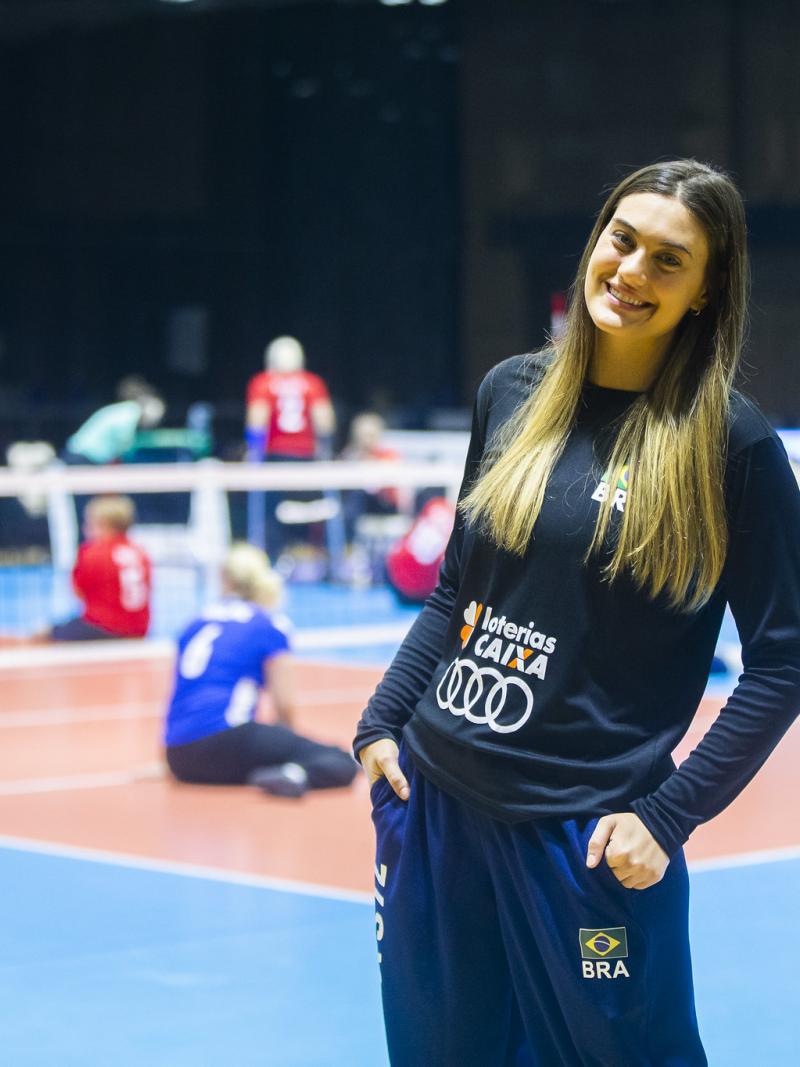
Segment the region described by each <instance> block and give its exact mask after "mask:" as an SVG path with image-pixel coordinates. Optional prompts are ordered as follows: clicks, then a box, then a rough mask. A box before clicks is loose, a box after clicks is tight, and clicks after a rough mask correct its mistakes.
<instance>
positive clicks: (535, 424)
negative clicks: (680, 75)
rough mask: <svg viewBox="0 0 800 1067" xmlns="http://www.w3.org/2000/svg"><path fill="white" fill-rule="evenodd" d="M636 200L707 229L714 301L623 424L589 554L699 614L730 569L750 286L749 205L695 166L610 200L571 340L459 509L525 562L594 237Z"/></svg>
mask: <svg viewBox="0 0 800 1067" xmlns="http://www.w3.org/2000/svg"><path fill="white" fill-rule="evenodd" d="M633 193H658V194H660V195H663V196H670V197H675V198H676V199H677V200H679V201H680V202H681V203H682V204H684V205H685V207H686V208H687V209H688V210H689V211H691V212H692V214H693V215H694V216H695V217H696V218H697V220H698V221H699V222H700V223H701V225H702V226H703V228H704V230H705V233H706V237H707V240H708V244H709V261H708V267H707V278H706V283H707V287H708V290H707V291H708V302H707V305H706V307H705V308H704V310H703V312H702V314H700V315H698V316H694V315H691V314H687V315H685V316H684V318H683V320H682V321H681V322H680V323H679V325H678V327H677V329H676V331H675V335H674V337H673V339H672V342H671V344H670V349H669V351H668V353H667V356H666V359H665V360H664V363H663V365H662V367H661V370H660V371H659V374H658V376H657V378H656V380H655V381H654V382H653V384H652V386H651V387H650V389H649V390H648V391H647V392H645V393H642V394H641V395H639V396H638V397H637V398H636V400H634V401H633V402H632V403H631V405H630V407H629V408H628V410H627V411H626V413H625V414H624V416H622V418H621V419H620V423H619V428H618V430H617V432H616V438H615V441H614V444H613V447H612V450H611V456H610V460H609V462H608V464H607V475H606V477H607V481H608V484H609V487H610V488H611V490H612V491H611V492H609V493H608V494H607V496H606V499H605V500H604V501H603V503H602V505H601V507H600V510H599V514H598V516H597V521H596V524H595V529H594V536H593V538H592V542H591V545H590V547H589V550H588V552H587V555H586V560H587V561H588V560H589V558H590V557H591V556H596V555H598V554H599V553H600V551H601V549H602V548H603V546H604V545H606V544H607V545H608V548H609V553H610V559H608V560H607V562H605V564H604V566H603V573H604V574H605V576H606V577H607V578H608V580H609V581H614V580H615V579H616V578H618V577H619V576H620V575H621V574H622V573H623V572H627V573H628V574H629V575H630V576H631V577H632V578H633V580H634V582H635V583H636V585H637V586H638V587H639V588H640V589H644V590H646V591H647V593H648V594H649V595H650V596H651V597H653V598H654V597H656V596H658V595H659V594H661V593H663V594H665V595H666V597H667V599H668V602H669V604H670V605H671V606H672V607H674V608H679V609H682V610H685V611H694V610H697V609H698V608H700V607H702V605H703V604H705V603H706V602H707V601H708V599H709V598H710V597H711V595H712V593H713V591H714V588H715V586H716V585H717V582H718V581H719V578H720V575H721V573H722V569H723V566H724V563H725V555H726V551H727V541H728V530H727V521H726V511H725V500H724V495H723V483H724V475H725V462H726V445H727V427H728V417H729V405H730V393H731V389H732V387H733V381H734V377H735V374H736V369H737V365H738V360H739V355H740V352H741V348H742V343H743V340H744V331H745V324H746V307H747V297H748V288H749V273H748V265H747V247H746V228H745V217H744V206H743V204H742V199H741V196H740V195H739V192H738V190H737V189H736V187H735V185H734V184H733V182H732V181H731V180H730V178H728V176H727V175H725V174H724V173H722V172H721V171H719V170H716V169H714V168H712V167H709V166H706V165H705V164H702V163H698V162H697V161H695V160H693V159H685V160H675V161H672V162H669V163H656V164H653V165H651V166H649V167H644V168H642V169H641V170H638V171H636V172H635V173H633V174H631V175H629V176H628V177H626V178H625V179H624V180H623V181H622V182H620V184H619V185H618V186H617V187H616V188H615V189H614V190H613V191H612V192H611V194H610V195H609V196H608V198H607V200H606V202H605V204H604V205H603V207H602V209H601V211H600V214H599V216H598V218H597V221H596V223H595V226H594V229H593V230H592V233H591V235H590V237H589V240H588V242H587V244H586V247H585V249H584V251H583V255H582V257H581V261H580V264H579V266H578V272H577V275H576V278H575V281H574V283H573V285H572V288H571V293H570V306H569V310H568V313H567V323H566V330H565V333H564V336H563V337H562V338H561V339H559V340H558V341H557V342H555V343H554V345H553V348H552V349H551V350H550V357H551V358H549V359H547V360H546V367H545V370H544V374H543V377H542V378H541V381H540V382H539V384H538V385H537V386H535V388H534V390H533V391H532V393H531V396H530V397H529V398H528V399H527V400H526V401H525V402H524V403H523V404H521V405H520V407H519V408H518V409H517V411H516V412H515V413H514V415H513V416H512V417H511V419H510V420H509V421H508V422H507V423H506V424H505V425H504V426H503V427H502V428H501V430H500V431H499V433H498V434H497V435H496V438H495V439H493V440H492V441H491V443H490V446H489V448H488V450H487V453H486V455H485V457H484V461H483V463H482V466H481V470H480V473H479V477H478V478H477V480H476V482H475V483H474V485H473V486H472V488H471V489H470V491H469V492H468V493H467V494H466V496H465V497H464V499H463V500H462V501H461V504H460V507H461V509H462V511H463V513H464V514H465V516H466V518H467V519H468V520H469V521H470V522H473V523H477V524H478V525H480V526H481V527H482V528H483V529H484V530H485V532H486V533H487V535H488V536H489V537H490V538H491V540H493V541H494V542H495V544H497V545H498V546H500V547H502V548H504V549H506V550H508V551H509V552H512V553H515V554H517V555H523V554H524V552H525V550H526V548H527V546H528V543H529V541H530V539H531V536H534V537H535V525H536V520H537V518H538V517H539V513H540V511H541V508H542V502H543V500H544V494H545V489H546V487H547V483H548V480H549V479H550V476H551V474H552V472H553V469H554V467H555V465H556V463H557V462H558V459H559V457H560V456H561V454H562V452H563V450H564V446H565V444H566V441H567V438H568V436H569V434H570V431H571V430H572V428H573V426H574V424H575V419H576V415H577V411H578V405H579V402H580V396H581V390H582V388H583V385H584V381H585V378H586V372H587V369H588V366H589V361H590V358H591V355H592V351H593V346H594V341H595V326H594V323H593V322H592V319H591V317H590V315H589V311H588V309H587V307H586V302H585V300H584V297H583V287H584V281H585V279H586V273H587V269H588V264H589V259H590V257H591V255H592V252H593V250H594V247H595V245H596V244H597V241H598V238H599V237H600V234H601V233H602V232H603V230H604V229H605V228H606V226H607V225H608V223H609V221H610V219H611V218H612V216H613V214H614V211H615V209H616V206H617V204H618V203H619V201H620V200H621V199H622V198H623V197H625V196H629V195H631V194H633ZM625 467H628V470H629V485H630V492H629V493H628V496H627V500H626V504H625V509H624V512H623V514H622V517H621V521H620V523H619V525H618V527H616V528H612V529H611V530H609V521H610V518H611V512H612V504H613V487H614V486H615V485H616V484H617V480H618V478H619V477H621V476H622V473H623V469H624V468H625Z"/></svg>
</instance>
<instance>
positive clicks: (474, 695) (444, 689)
mask: <svg viewBox="0 0 800 1067" xmlns="http://www.w3.org/2000/svg"><path fill="white" fill-rule="evenodd" d="M512 686H516V687H517V689H519V690H521V692H522V695H523V696H524V697H525V710H524V711H523V713H522V715H520V716H519V718H518V719H517V720H516V721H515V722H501V721H500V716H501V715H502V713H503V711H504V710H505V707H506V700H507V698H508V694H509V691H510V690H511V688H512ZM481 698H484V702H483V710H482V712H481V713H480V714H476V713H475V712H473V710H472V709H473V708H474V707H475V705H476V704H477V703H478V701H480V700H481ZM436 700H437V702H438V704H439V707H440V708H441V709H442V710H443V711H449V712H451V713H452V714H453V715H463V716H464V717H465V718H466V719H467V721H468V722H474V723H486V724H487V725H488V726H489V727H490V729H492V730H494V731H495V733H498V734H511V733H513V732H514V731H515V730H519V729H520V728H521V727H522V726H524V725H525V723H526V722H527V721H528V719H529V718H530V716H531V712H532V711H533V693H532V692H531V691H530V688H529V686H528V683H527V682H526V681H524V679H522V678H515V677H514V676H513V675H504V674H501V673H500V671H498V670H496V669H495V668H494V667H479V666H478V665H477V664H475V663H473V662H472V660H469V659H454V660H453V662H452V663H451V664H450V666H449V667H448V668H447V670H446V671H445V672H444V674H443V675H442V680H441V681H440V682H439V685H438V686H437V687H436Z"/></svg>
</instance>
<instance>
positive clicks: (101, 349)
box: [0, 0, 800, 444]
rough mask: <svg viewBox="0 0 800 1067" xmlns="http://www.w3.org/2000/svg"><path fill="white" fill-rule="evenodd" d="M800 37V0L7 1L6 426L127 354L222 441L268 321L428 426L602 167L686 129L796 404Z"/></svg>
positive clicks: (330, 368)
mask: <svg viewBox="0 0 800 1067" xmlns="http://www.w3.org/2000/svg"><path fill="white" fill-rule="evenodd" d="M798 55H800V5H798V4H797V3H795V2H793V0H762V2H760V3H758V4H756V3H749V2H747V0H694V2H690V0H659V2H657V3H656V2H649V0H639V2H628V0H564V2H561V3H558V4H544V3H543V4H539V3H537V2H533V0H447V2H440V3H430V2H429V3H427V4H423V3H421V2H410V3H393V4H390V5H387V4H385V3H379V2H378V0H372V2H369V0H363V2H360V3H359V2H346V3H344V2H340V3H335V2H329V3H301V2H295V3H291V4H286V3H284V4H281V3H274V2H257V0H249V2H245V0H242V2H238V0H197V2H194V3H180V4H178V3H167V2H163V0H117V2H115V0H105V2H102V0H62V2H61V3H53V2H52V0H24V2H20V0H16V2H0V137H1V138H2V142H1V143H2V145H3V149H4V151H3V160H4V164H3V166H2V168H0V420H1V421H2V431H1V433H2V441H0V443H6V442H7V441H8V440H10V439H14V438H16V437H20V436H22V437H31V436H46V437H49V439H51V440H54V441H55V442H56V443H57V444H60V443H61V442H62V441H63V438H64V436H66V434H67V433H69V432H70V431H71V430H72V429H74V428H75V426H76V425H77V424H78V422H79V421H80V420H81V418H83V417H85V415H86V414H88V412H89V411H90V410H92V409H93V408H94V407H96V406H97V405H98V404H100V403H103V402H105V401H107V400H108V399H110V398H111V395H112V392H113V387H114V384H115V382H116V381H117V380H118V379H119V378H120V377H121V376H122V375H123V374H125V373H129V372H132V371H137V372H139V373H142V374H144V375H146V376H147V377H148V378H150V379H151V380H152V381H153V382H155V384H156V385H158V386H159V387H160V388H161V389H162V390H163V391H164V393H165V395H166V397H167V400H168V401H169V404H170V409H171V412H172V414H173V416H174V418H173V421H175V418H177V417H180V413H181V410H182V409H183V408H185V406H186V405H188V404H189V403H190V402H192V401H194V400H210V401H213V402H214V403H215V404H216V406H217V412H218V418H219V419H220V425H224V426H225V427H227V430H226V432H227V435H228V437H230V438H231V439H233V437H234V436H236V435H238V433H239V429H238V428H239V427H240V419H241V405H242V397H243V390H244V386H245V383H246V381H247V379H248V377H249V376H250V375H251V374H252V373H254V372H255V371H257V370H258V369H260V366H261V354H262V350H263V347H264V344H265V342H266V341H267V340H268V339H269V338H270V337H272V336H274V335H275V334H276V333H280V332H291V333H295V334H296V335H297V336H299V337H300V338H301V339H302V341H303V342H304V344H305V345H306V348H307V352H308V360H309V366H310V368H311V369H312V370H315V371H318V372H319V373H321V374H322V375H323V376H324V377H326V378H327V380H328V381H329V383H330V385H331V388H332V391H333V393H334V396H335V398H336V400H337V402H338V403H339V404H340V405H341V406H342V407H343V408H345V409H349V410H354V409H356V408H358V407H361V406H364V405H366V404H372V405H376V406H379V407H383V408H386V409H389V410H390V411H394V412H395V413H396V417H397V419H398V421H404V422H405V423H406V424H407V425H411V424H417V425H421V424H424V421H425V418H426V414H427V412H428V410H429V409H430V408H433V407H448V406H456V407H458V406H463V405H465V404H468V403H469V402H470V401H471V396H472V393H473V391H474V388H475V385H476V383H477V381H478V379H479V377H480V375H481V374H482V373H483V372H484V371H485V369H486V368H487V367H488V366H490V365H491V364H492V363H494V362H496V361H497V360H499V359H501V358H504V357H505V356H507V355H510V354H512V353H514V352H519V351H523V350H526V349H529V348H532V347H535V346H537V345H538V344H540V343H541V342H542V340H543V337H544V331H545V329H546V328H547V326H548V324H549V319H550V303H551V298H552V295H553V293H555V292H559V291H563V290H564V289H566V288H567V286H568V284H569V281H570V278H571V275H572V272H573V270H574V267H575V264H576V260H577V255H578V253H579V251H580V248H581V245H582V243H583V240H584V239H585V236H586V233H587V232H588V229H589V227H590V225H591V220H592V216H593V214H594V212H595V211H596V210H597V208H598V207H599V205H600V194H601V191H602V190H603V189H604V188H605V187H607V186H608V185H610V184H613V183H614V182H615V181H616V180H617V179H618V178H619V177H620V175H621V173H622V172H623V170H624V169H626V168H629V167H632V166H635V165H639V164H643V163H645V162H650V161H652V160H653V159H655V158H658V157H669V156H674V155H687V154H689V155H695V156H697V157H698V158H701V159H705V160H708V161H711V162H714V163H717V164H720V165H722V166H723V167H726V168H729V169H730V170H732V171H733V173H734V175H735V176H736V177H737V178H738V180H739V182H740V184H741V186H742V188H743V190H744V192H745V195H746V197H747V203H748V215H749V226H750V231H751V238H752V253H753V267H754V303H753V322H752V342H751V361H752V363H753V366H754V369H753V370H752V371H751V372H750V373H749V386H748V388H749V390H750V391H751V392H752V393H753V395H755V396H756V398H757V399H759V400H760V402H761V403H762V404H763V405H764V407H765V408H766V410H767V411H768V412H769V413H770V414H771V415H773V416H774V417H775V419H776V420H777V421H778V422H781V423H783V424H784V425H796V424H797V423H798V422H799V421H800V361H799V360H798V359H797V358H796V356H795V348H796V344H797V341H796V339H797V337H798V336H800V300H798V279H800V271H798V268H797V259H798V252H800V177H798V175H800V85H799V84H798V62H797V57H798ZM223 436H224V435H223Z"/></svg>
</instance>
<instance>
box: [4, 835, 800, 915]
mask: <svg viewBox="0 0 800 1067" xmlns="http://www.w3.org/2000/svg"><path fill="white" fill-rule="evenodd" d="M0 848H5V849H10V850H14V851H18V852H34V853H37V854H39V855H44V856H58V857H60V858H62V859H74V860H82V861H84V862H89V863H103V864H106V865H108V866H112V867H126V868H130V869H132V870H143V871H153V872H155V873H159V874H176V875H179V876H180V877H184V878H199V879H202V880H205V881H212V882H227V883H230V884H232V885H245V886H253V887H254V888H257V889H274V890H275V891H277V892H279V893H297V894H300V895H301V896H310V897H322V898H323V899H328V900H344V901H347V902H349V903H354V904H372V903H373V902H374V898H373V896H372V894H370V893H361V892H358V891H357V890H354V889H339V888H337V887H336V886H328V885H315V884H313V883H311V882H296V881H292V880H291V879H288V878H275V877H270V876H267V875H259V874H248V873H246V872H244V871H231V870H226V869H225V868H222V867H205V866H201V865H199V864H193V863H181V862H178V861H172V860H154V859H146V858H144V857H143V856H133V855H130V854H129V853H125V852H109V851H107V850H104V849H91V848H80V847H78V846H76V845H62V844H58V843H56V842H54V841H36V840H34V839H32V838H26V837H13V836H10V835H7V834H2V835H0ZM796 859H800V847H790V848H774V849H764V850H763V851H758V852H743V853H741V854H740V855H738V856H737V855H732V856H717V857H715V858H713V859H708V860H697V861H695V862H693V863H690V864H689V870H690V871H691V872H692V874H695V873H702V872H704V871H710V870H728V869H735V868H737V867H751V866H756V865H758V864H768V863H780V862H782V861H786V860H796Z"/></svg>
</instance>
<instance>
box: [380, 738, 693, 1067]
mask: <svg viewBox="0 0 800 1067" xmlns="http://www.w3.org/2000/svg"><path fill="white" fill-rule="evenodd" d="M400 762H401V766H402V767H403V770H404V772H405V774H406V776H407V778H408V779H409V783H410V786H411V796H410V799H409V800H408V801H406V802H404V801H402V800H400V799H399V798H398V797H397V796H396V795H395V794H394V792H393V790H392V788H391V786H390V785H389V783H388V782H387V780H386V779H385V778H381V779H379V780H378V781H377V782H375V783H374V784H373V786H372V802H373V816H372V817H373V820H374V823H375V829H376V834H377V862H376V866H375V899H376V926H377V936H378V957H379V960H380V968H381V981H382V995H383V1009H384V1019H385V1023H386V1034H387V1041H388V1046H389V1055H390V1059H391V1063H392V1067H706V1064H707V1060H706V1057H705V1053H704V1052H703V1047H702V1044H701V1042H700V1037H699V1034H698V1030H697V1018H696V1015H695V1009H694V995H693V989H692V971H691V960H690V956H689V942H688V932H687V918H688V902H689V886H688V878H687V874H686V865H685V862H684V859H683V856H682V855H678V856H676V857H674V858H673V860H672V861H671V863H670V865H669V867H668V868H667V872H666V874H665V876H664V878H663V879H662V881H661V882H659V883H658V884H657V885H655V886H652V887H651V888H650V889H645V890H630V889H625V888H624V886H622V885H621V884H620V883H619V882H618V881H617V879H616V878H615V877H614V875H613V873H612V872H611V870H610V869H609V868H608V867H607V865H606V863H605V861H603V862H601V864H600V866H599V867H597V868H596V869H594V870H590V869H589V868H587V867H586V864H585V857H586V849H587V845H588V842H589V838H590V837H591V834H592V831H593V830H594V827H595V825H596V820H595V819H589V820H581V821H575V820H572V821H569V822H559V821H555V820H538V821H531V822H524V823H517V824H515V825H508V824H506V823H503V822H499V821H498V820H495V819H492V818H489V817H487V816H485V815H483V814H480V813H478V812H476V811H475V810H474V809H471V808H469V807H467V806H466V805H464V804H463V803H461V802H460V801H458V800H456V799H454V798H453V797H451V796H449V795H448V794H446V793H443V792H442V791H441V790H439V789H437V788H436V787H435V786H434V785H433V784H432V783H431V782H430V781H428V780H427V779H426V778H425V777H424V776H423V775H422V774H421V773H420V772H419V771H418V770H415V768H414V767H413V764H412V763H411V760H410V757H409V756H408V753H407V752H406V750H405V746H402V747H401V754H400Z"/></svg>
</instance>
